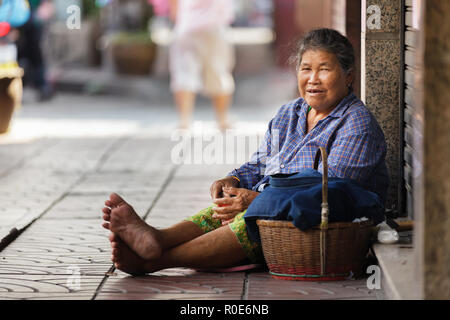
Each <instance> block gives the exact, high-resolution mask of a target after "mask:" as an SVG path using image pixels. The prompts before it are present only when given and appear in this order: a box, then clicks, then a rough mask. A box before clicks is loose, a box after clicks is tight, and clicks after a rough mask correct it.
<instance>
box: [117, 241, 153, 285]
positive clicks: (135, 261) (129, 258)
mask: <svg viewBox="0 0 450 320" xmlns="http://www.w3.org/2000/svg"><path fill="white" fill-rule="evenodd" d="M109 240H110V241H111V248H112V257H111V261H112V262H114V266H115V267H116V268H117V269H119V270H121V271H123V272H126V273H128V274H131V275H132V276H140V275H144V274H146V273H150V272H153V270H151V267H150V266H149V265H150V262H148V261H146V260H144V259H142V258H141V257H139V256H138V255H137V254H136V253H134V252H133V250H131V249H130V248H129V247H128V246H127V245H126V244H125V243H124V242H123V241H122V240H121V239H120V238H119V237H118V236H117V235H115V234H114V233H111V235H110V236H109Z"/></svg>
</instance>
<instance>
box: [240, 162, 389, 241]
mask: <svg viewBox="0 0 450 320" xmlns="http://www.w3.org/2000/svg"><path fill="white" fill-rule="evenodd" d="M321 204H322V174H321V173H320V172H318V171H316V170H313V169H306V170H304V171H301V172H298V173H295V174H292V175H274V176H271V177H270V179H269V186H268V187H266V188H265V189H264V190H263V192H262V193H261V194H260V195H259V196H258V197H256V198H255V199H254V200H253V201H252V203H251V204H250V206H249V207H248V209H247V212H246V213H245V215H244V219H245V223H246V225H247V233H248V235H249V237H250V239H252V240H253V241H258V242H260V241H261V240H260V236H259V230H258V226H257V224H256V220H257V219H265V220H287V221H292V223H293V224H294V225H295V226H296V227H297V228H299V229H300V230H303V231H305V230H307V229H310V228H312V227H315V226H318V225H319V224H320V222H321V210H322V208H321ZM328 205H329V216H328V221H329V222H352V221H353V220H354V219H356V218H362V217H367V218H368V219H371V220H373V222H374V224H375V225H376V224H378V223H380V222H382V221H384V219H385V216H384V207H383V205H382V204H381V202H380V200H379V197H378V195H377V194H375V193H373V192H370V191H367V190H365V189H363V188H362V187H360V186H359V185H358V183H357V182H356V181H354V180H351V179H343V178H328Z"/></svg>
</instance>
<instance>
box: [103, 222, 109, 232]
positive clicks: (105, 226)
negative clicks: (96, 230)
mask: <svg viewBox="0 0 450 320" xmlns="http://www.w3.org/2000/svg"><path fill="white" fill-rule="evenodd" d="M102 227H103V228H105V229H108V230H109V222H104V223H102Z"/></svg>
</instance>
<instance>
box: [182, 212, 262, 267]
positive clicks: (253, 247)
mask: <svg viewBox="0 0 450 320" xmlns="http://www.w3.org/2000/svg"><path fill="white" fill-rule="evenodd" d="M214 206H215V205H212V206H210V207H208V208H205V209H203V210H200V211H199V212H198V213H197V214H195V215H193V216H192V217H189V218H186V220H187V221H191V222H193V223H195V224H196V225H197V226H199V227H200V228H201V229H202V230H203V232H205V233H207V232H211V231H213V230H216V229H218V228H220V227H222V222H221V221H220V220H219V219H214V218H213V217H212V215H213V214H214V211H213V210H212V208H213V207H214ZM244 214H245V211H243V212H241V213H238V214H237V215H236V216H235V217H234V220H233V222H231V223H230V224H228V226H229V227H230V229H231V231H233V233H234V234H235V235H236V238H237V240H238V242H239V244H240V245H241V247H242V249H243V250H244V252H245V254H246V255H247V257H248V258H249V259H250V261H252V263H263V262H264V256H263V253H262V249H261V245H260V244H259V243H257V242H254V241H252V240H250V239H249V238H248V235H247V228H246V226H245V220H244Z"/></svg>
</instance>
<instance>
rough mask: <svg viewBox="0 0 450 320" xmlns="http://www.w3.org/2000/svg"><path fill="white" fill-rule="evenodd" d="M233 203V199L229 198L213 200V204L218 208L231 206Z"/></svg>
mask: <svg viewBox="0 0 450 320" xmlns="http://www.w3.org/2000/svg"><path fill="white" fill-rule="evenodd" d="M233 201H234V199H233V198H230V197H224V198H216V199H213V203H215V204H217V205H218V206H219V208H220V207H222V206H231V205H232V204H233Z"/></svg>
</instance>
